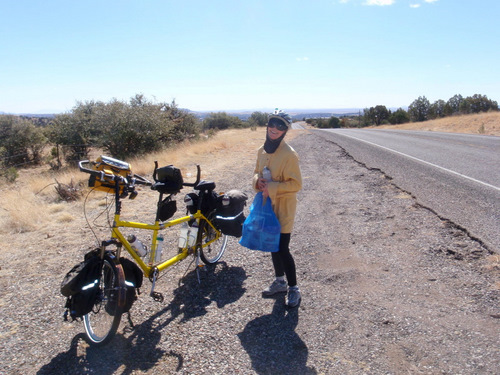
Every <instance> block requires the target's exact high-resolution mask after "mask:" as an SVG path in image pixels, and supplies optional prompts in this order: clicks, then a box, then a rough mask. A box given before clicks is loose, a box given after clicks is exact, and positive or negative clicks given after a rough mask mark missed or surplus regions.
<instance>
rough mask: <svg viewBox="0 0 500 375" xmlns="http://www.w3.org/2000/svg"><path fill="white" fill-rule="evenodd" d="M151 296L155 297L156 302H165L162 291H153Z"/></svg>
mask: <svg viewBox="0 0 500 375" xmlns="http://www.w3.org/2000/svg"><path fill="white" fill-rule="evenodd" d="M151 297H153V299H154V300H155V301H156V302H163V294H161V293H160V292H152V293H151Z"/></svg>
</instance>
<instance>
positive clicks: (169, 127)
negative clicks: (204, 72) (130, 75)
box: [49, 94, 200, 160]
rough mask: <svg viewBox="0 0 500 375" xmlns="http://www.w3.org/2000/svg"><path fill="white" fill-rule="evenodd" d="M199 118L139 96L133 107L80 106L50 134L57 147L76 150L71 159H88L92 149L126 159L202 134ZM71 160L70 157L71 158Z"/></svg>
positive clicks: (112, 103) (122, 104)
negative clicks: (58, 145) (61, 146)
mask: <svg viewBox="0 0 500 375" xmlns="http://www.w3.org/2000/svg"><path fill="white" fill-rule="evenodd" d="M199 131H200V125H199V122H198V121H197V120H196V118H195V117H194V116H193V115H192V114H189V113H187V112H186V111H184V110H181V109H179V108H178V107H177V104H176V103H175V101H172V103H154V102H151V101H149V100H148V99H147V98H145V97H144V95H142V94H141V95H136V96H134V97H132V98H131V99H130V102H129V103H126V102H122V101H118V100H116V99H114V100H111V101H110V102H109V103H103V102H97V103H95V102H87V103H78V105H77V106H76V107H75V108H73V111H72V113H69V114H64V115H60V116H57V117H56V119H55V120H54V121H53V124H52V126H51V129H50V132H49V134H50V135H51V140H52V141H53V142H54V143H57V144H62V145H66V146H67V147H68V148H69V149H70V150H72V155H70V156H71V157H69V158H70V159H72V160H75V159H76V160H79V159H81V158H82V157H86V154H87V153H88V151H89V150H90V147H101V148H104V149H105V150H106V152H107V153H109V154H111V156H114V157H116V158H121V159H125V158H127V157H129V156H131V155H140V154H144V153H148V152H152V151H157V150H159V149H161V148H164V147H167V146H169V145H170V143H172V142H179V141H182V140H184V139H186V138H190V137H194V136H197V135H198V134H199ZM67 159H68V157H67Z"/></svg>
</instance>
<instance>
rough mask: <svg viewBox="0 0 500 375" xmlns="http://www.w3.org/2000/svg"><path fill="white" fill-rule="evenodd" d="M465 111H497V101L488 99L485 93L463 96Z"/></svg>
mask: <svg viewBox="0 0 500 375" xmlns="http://www.w3.org/2000/svg"><path fill="white" fill-rule="evenodd" d="M464 102H465V103H466V108H467V110H468V111H467V113H479V112H488V111H489V110H495V111H498V103H497V102H495V101H493V100H490V99H488V97H487V96H486V95H480V94H474V95H473V96H469V97H467V98H465V100H464Z"/></svg>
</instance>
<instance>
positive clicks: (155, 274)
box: [149, 269, 163, 302]
mask: <svg viewBox="0 0 500 375" xmlns="http://www.w3.org/2000/svg"><path fill="white" fill-rule="evenodd" d="M157 278H158V270H157V269H155V270H154V271H153V280H152V283H153V285H152V286H151V293H149V295H150V296H151V297H153V299H154V300H155V301H156V302H163V294H161V293H160V292H155V284H156V279H157Z"/></svg>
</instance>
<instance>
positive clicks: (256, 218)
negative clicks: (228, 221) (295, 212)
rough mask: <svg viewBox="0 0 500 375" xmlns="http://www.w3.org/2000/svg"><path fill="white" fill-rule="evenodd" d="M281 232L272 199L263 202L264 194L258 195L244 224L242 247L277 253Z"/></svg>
mask: <svg viewBox="0 0 500 375" xmlns="http://www.w3.org/2000/svg"><path fill="white" fill-rule="evenodd" d="M280 232H281V225H280V222H279V221H278V218H277V217H276V215H275V214H274V211H273V208H272V205H271V199H270V198H269V197H267V199H266V201H265V202H263V197H262V192H259V193H257V195H256V196H255V198H254V200H253V202H252V205H251V206H250V214H249V215H248V217H247V218H246V220H245V222H244V223H243V233H242V235H241V239H240V245H242V246H245V247H247V248H249V249H251V250H261V251H271V252H275V251H278V250H279V244H280Z"/></svg>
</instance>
